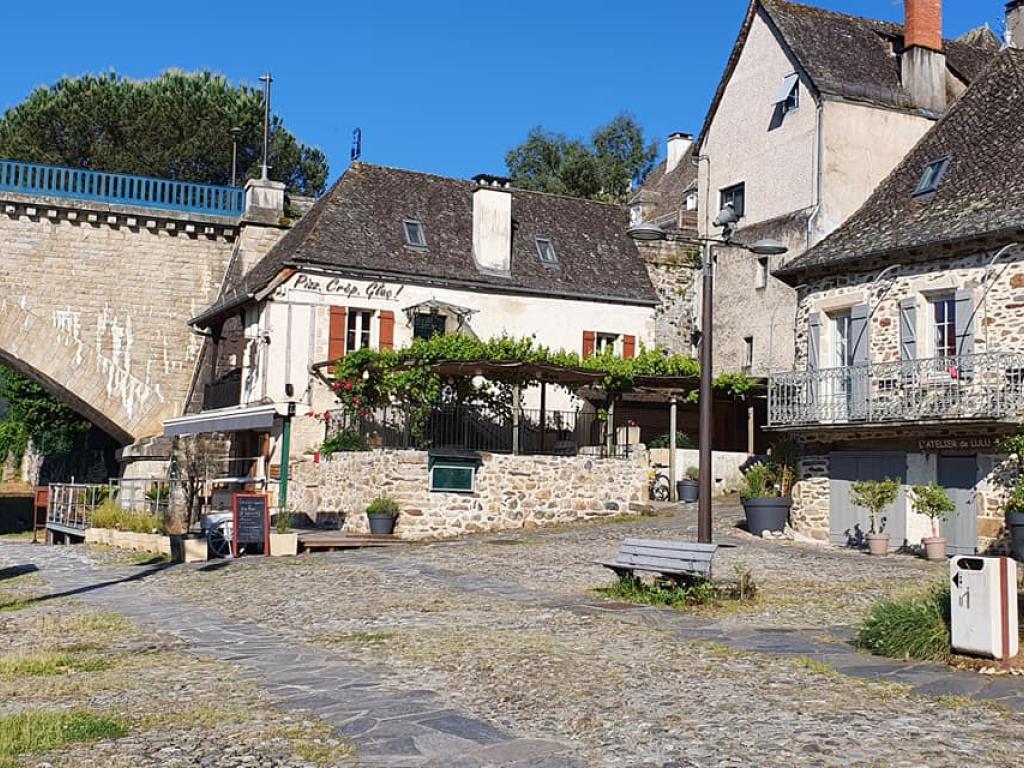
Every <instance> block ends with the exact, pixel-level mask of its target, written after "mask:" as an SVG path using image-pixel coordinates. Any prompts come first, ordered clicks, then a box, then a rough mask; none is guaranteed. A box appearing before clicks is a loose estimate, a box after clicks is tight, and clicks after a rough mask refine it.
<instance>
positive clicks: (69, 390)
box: [0, 298, 167, 444]
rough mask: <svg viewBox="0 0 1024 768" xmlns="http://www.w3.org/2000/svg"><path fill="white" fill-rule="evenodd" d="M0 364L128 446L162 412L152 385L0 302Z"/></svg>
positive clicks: (156, 423)
mask: <svg viewBox="0 0 1024 768" xmlns="http://www.w3.org/2000/svg"><path fill="white" fill-rule="evenodd" d="M0 361H2V362H3V363H4V364H5V365H7V366H9V367H10V368H13V369H14V370H16V371H18V372H19V373H21V374H23V375H25V376H28V377H29V378H31V379H32V380H34V381H36V382H37V383H38V384H39V385H40V386H42V387H43V388H44V389H46V390H47V391H48V392H50V393H51V394H52V395H54V396H55V397H57V398H58V399H59V400H61V402H63V403H64V404H65V405H67V406H69V407H70V408H73V409H74V410H75V411H76V412H77V413H79V414H81V415H82V416H84V417H85V418H87V419H89V421H91V422H92V423H93V424H95V425H96V426H98V427H99V428H100V429H102V430H103V431H104V432H106V433H107V434H108V435H110V436H111V437H112V438H114V439H115V440H117V441H118V442H120V443H122V444H128V443H131V442H132V441H134V440H135V439H136V438H137V437H139V436H141V435H146V434H152V433H155V432H157V431H159V429H160V424H161V422H162V419H163V418H164V415H165V414H166V412H167V407H166V405H167V404H166V403H165V402H164V399H163V398H162V397H161V396H160V395H159V393H158V392H156V391H155V390H154V389H153V387H151V386H149V385H147V384H146V383H145V382H142V381H139V380H138V379H137V378H135V377H134V376H132V375H131V374H127V373H125V372H123V371H118V370H117V369H116V368H115V367H114V366H113V365H111V364H110V362H109V361H106V360H104V359H102V358H100V356H99V355H98V354H97V353H96V351H95V350H93V349H90V348H88V347H87V346H86V345H85V344H84V343H83V342H82V341H81V340H80V339H75V338H74V337H73V336H71V335H70V334H67V333H61V332H60V329H58V328H56V327H55V323H54V321H53V319H47V318H42V317H40V316H39V315H37V314H34V313H33V312H31V311H29V310H27V309H23V308H22V307H20V306H18V305H17V304H15V303H14V302H12V301H10V300H8V299H7V298H0Z"/></svg>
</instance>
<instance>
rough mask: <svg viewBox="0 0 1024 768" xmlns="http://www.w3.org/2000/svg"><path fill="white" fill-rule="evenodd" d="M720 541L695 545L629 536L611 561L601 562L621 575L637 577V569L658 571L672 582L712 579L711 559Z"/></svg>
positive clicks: (646, 571)
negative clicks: (692, 578) (689, 579)
mask: <svg viewBox="0 0 1024 768" xmlns="http://www.w3.org/2000/svg"><path fill="white" fill-rule="evenodd" d="M717 549H718V545H717V544H695V543H693V542H690V541H658V540H656V539H626V540H625V541H624V542H622V546H621V547H619V552H618V554H617V555H616V556H615V560H614V561H612V562H601V563H598V564H599V565H603V566H604V567H605V568H611V569H612V570H613V571H615V574H616V575H617V576H618V577H619V578H620V579H624V578H629V577H635V576H636V573H637V572H638V571H641V572H645V573H656V574H659V575H660V576H663V577H665V578H668V579H672V580H673V581H681V580H683V579H685V578H690V577H697V578H701V579H710V578H711V558H713V557H714V556H715V551H716V550H717Z"/></svg>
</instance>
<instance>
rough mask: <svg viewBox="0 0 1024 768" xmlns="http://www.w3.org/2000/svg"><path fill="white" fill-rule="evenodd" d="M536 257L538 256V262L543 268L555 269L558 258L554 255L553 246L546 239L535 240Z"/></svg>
mask: <svg viewBox="0 0 1024 768" xmlns="http://www.w3.org/2000/svg"><path fill="white" fill-rule="evenodd" d="M536 240H537V255H539V256H540V261H541V263H542V264H543V265H544V266H545V267H557V266H558V256H557V255H556V254H555V246H554V244H553V243H552V242H551V241H550V240H548V239H547V238H546V237H538V238H537V239H536Z"/></svg>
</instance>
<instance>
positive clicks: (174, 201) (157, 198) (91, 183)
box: [0, 160, 245, 218]
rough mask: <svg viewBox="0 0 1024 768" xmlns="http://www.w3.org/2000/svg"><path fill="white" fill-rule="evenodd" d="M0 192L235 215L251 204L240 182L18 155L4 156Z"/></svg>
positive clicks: (212, 214) (1, 161) (204, 213)
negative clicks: (226, 183)
mask: <svg viewBox="0 0 1024 768" xmlns="http://www.w3.org/2000/svg"><path fill="white" fill-rule="evenodd" d="M0 192H17V193H19V194H23V195H40V196H43V197H58V198H67V199H69V200H93V201H96V202H101V203H110V204H113V205H130V206H135V207H139V208H159V209H164V210H169V211H183V212H186V213H198V214H203V215H205V216H223V217H229V218H237V217H239V216H241V215H242V212H243V211H244V209H245V191H244V190H242V189H239V188H238V187H222V186H215V185H213V184H196V183H195V182H191V181H172V180H169V179H155V178H151V177H148V176H133V175H131V174H127V173H108V172H106V171H90V170H86V169H83V168H62V167H58V166H54V165H38V164H36V163H21V162H17V161H14V160H0Z"/></svg>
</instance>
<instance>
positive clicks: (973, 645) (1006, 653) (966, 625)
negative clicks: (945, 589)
mask: <svg viewBox="0 0 1024 768" xmlns="http://www.w3.org/2000/svg"><path fill="white" fill-rule="evenodd" d="M949 576H950V581H951V584H950V623H951V624H952V630H953V633H952V634H953V638H952V642H953V650H955V651H959V652H961V653H968V654H972V655H975V656H987V657H989V658H992V659H1012V658H1013V657H1014V656H1016V655H1017V563H1016V561H1014V560H1011V559H1010V558H1008V557H974V556H963V557H955V556H954V557H953V559H952V560H950V563H949Z"/></svg>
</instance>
